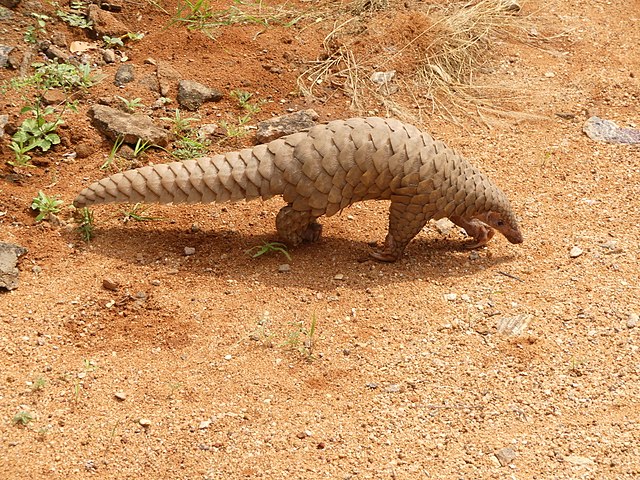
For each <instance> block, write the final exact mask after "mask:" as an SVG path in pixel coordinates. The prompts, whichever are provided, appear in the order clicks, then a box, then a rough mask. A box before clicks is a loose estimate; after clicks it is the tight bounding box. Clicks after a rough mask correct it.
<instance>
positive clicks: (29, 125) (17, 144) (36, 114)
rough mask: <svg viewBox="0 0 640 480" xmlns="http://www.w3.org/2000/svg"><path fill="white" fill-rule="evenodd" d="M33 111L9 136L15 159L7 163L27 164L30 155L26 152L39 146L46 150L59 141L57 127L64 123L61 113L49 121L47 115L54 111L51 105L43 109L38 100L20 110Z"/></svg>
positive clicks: (23, 111)
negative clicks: (31, 115)
mask: <svg viewBox="0 0 640 480" xmlns="http://www.w3.org/2000/svg"><path fill="white" fill-rule="evenodd" d="M29 112H31V113H33V117H32V118H27V119H25V120H24V121H23V122H22V124H21V125H20V127H18V131H17V132H16V133H15V134H14V135H13V136H12V137H11V142H10V143H9V148H10V149H11V150H12V151H13V153H14V154H15V160H14V161H10V162H9V164H11V165H14V166H28V165H29V164H30V161H31V156H30V155H28V152H30V151H31V150H33V149H35V148H39V149H40V150H42V151H43V152H46V151H48V150H49V149H50V148H51V147H52V146H53V145H57V144H59V143H60V136H59V135H58V134H57V133H56V130H57V128H58V127H59V126H60V125H62V124H63V123H64V121H63V120H62V118H60V117H61V114H60V115H57V116H56V118H55V120H53V121H50V120H48V119H47V117H49V116H51V115H53V114H55V113H56V111H55V109H54V108H53V107H52V106H47V107H45V108H44V109H43V108H42V106H41V105H40V102H39V101H36V103H35V104H34V105H27V106H25V107H23V108H22V110H20V113H23V114H24V113H29Z"/></svg>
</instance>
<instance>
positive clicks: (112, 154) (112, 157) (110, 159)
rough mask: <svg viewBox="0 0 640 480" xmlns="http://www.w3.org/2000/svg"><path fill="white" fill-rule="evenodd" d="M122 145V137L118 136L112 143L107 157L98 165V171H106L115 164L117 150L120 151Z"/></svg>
mask: <svg viewBox="0 0 640 480" xmlns="http://www.w3.org/2000/svg"><path fill="white" fill-rule="evenodd" d="M123 143H124V136H123V135H118V137H117V138H116V141H115V142H113V146H112V147H111V151H110V152H109V156H108V157H107V159H106V160H105V161H104V163H103V164H102V165H100V170H106V169H107V168H109V167H110V166H111V165H113V164H114V163H115V161H116V158H117V156H118V150H119V149H120V147H121V146H122V144H123Z"/></svg>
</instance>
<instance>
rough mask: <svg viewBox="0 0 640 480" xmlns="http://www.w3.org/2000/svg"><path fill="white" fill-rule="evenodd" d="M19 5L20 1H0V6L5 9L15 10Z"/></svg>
mask: <svg viewBox="0 0 640 480" xmlns="http://www.w3.org/2000/svg"><path fill="white" fill-rule="evenodd" d="M19 3H20V0H0V5H2V6H3V7H7V8H15V7H17V6H18V4H19Z"/></svg>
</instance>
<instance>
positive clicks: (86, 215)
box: [78, 207, 94, 243]
mask: <svg viewBox="0 0 640 480" xmlns="http://www.w3.org/2000/svg"><path fill="white" fill-rule="evenodd" d="M79 216H80V221H79V222H78V231H79V232H80V236H81V237H82V240H84V242H85V243H89V242H90V241H91V239H92V238H93V229H94V225H93V212H92V211H91V210H89V208H87V207H84V208H81V209H80V212H79Z"/></svg>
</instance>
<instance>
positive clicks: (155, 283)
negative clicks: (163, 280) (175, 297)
mask: <svg viewBox="0 0 640 480" xmlns="http://www.w3.org/2000/svg"><path fill="white" fill-rule="evenodd" d="M151 285H153V286H154V287H159V286H160V280H151Z"/></svg>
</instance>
